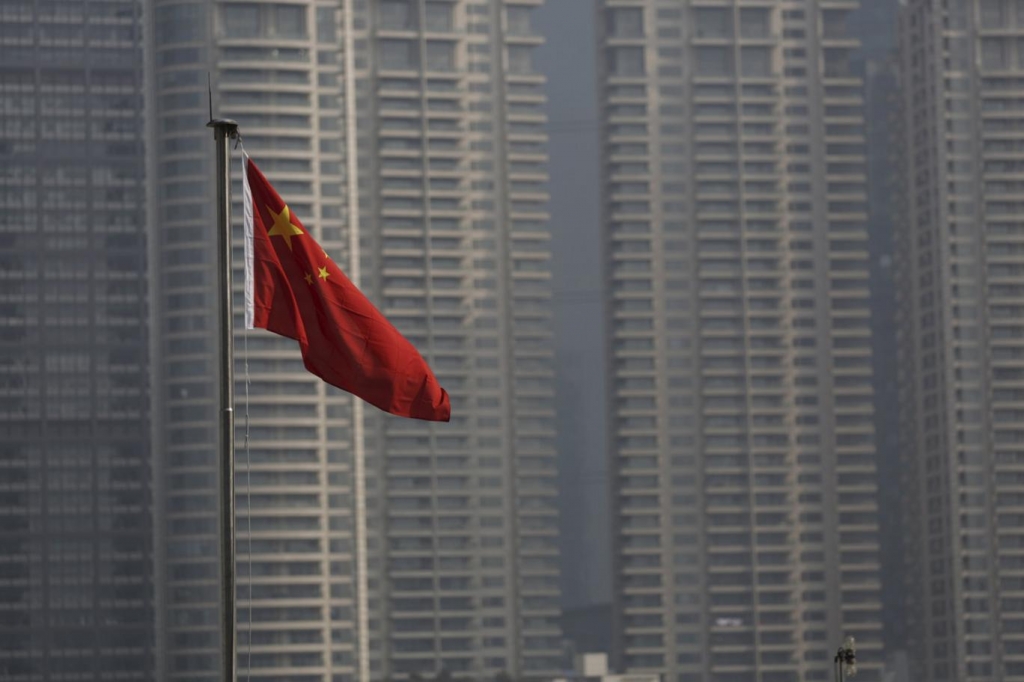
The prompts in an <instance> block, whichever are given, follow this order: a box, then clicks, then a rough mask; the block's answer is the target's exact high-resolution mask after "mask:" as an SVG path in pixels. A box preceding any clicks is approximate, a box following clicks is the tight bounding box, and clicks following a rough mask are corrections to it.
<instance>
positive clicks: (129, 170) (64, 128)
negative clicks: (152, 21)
mask: <svg viewBox="0 0 1024 682" xmlns="http://www.w3.org/2000/svg"><path fill="white" fill-rule="evenodd" d="M141 27H142V7H141V3H139V2H137V1H132V0H125V1H110V2H83V1H74V2H70V1H69V2H31V1H25V2H5V3H3V4H0V479H2V481H3V486H2V491H0V547H2V549H0V678H2V679H6V680H12V681H13V680H26V681H27V680H33V681H35V680H39V681H46V682H49V681H54V682H55V681H57V680H110V679H120V680H139V681H143V680H152V679H153V645H154V634H153V596H152V594H153V583H152V578H153V564H152V557H151V553H152V526H151V520H152V517H151V503H152V495H151V492H150V473H151V469H150V467H151V463H150V447H149V427H148V416H149V381H148V376H147V371H148V367H147V363H148V357H149V354H148V350H147V344H148V338H149V332H148V321H147V304H146V291H147V289H146V281H145V268H146V234H145V225H146V213H145V186H144V181H145V173H144V145H143V142H144V130H145V128H144V118H143V113H144V110H143V99H142V94H141V92H142V80H143V70H142V42H141V41H142V31H141Z"/></svg>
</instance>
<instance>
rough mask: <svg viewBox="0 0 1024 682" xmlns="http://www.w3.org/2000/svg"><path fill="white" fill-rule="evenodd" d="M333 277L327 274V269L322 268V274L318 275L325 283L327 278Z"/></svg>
mask: <svg viewBox="0 0 1024 682" xmlns="http://www.w3.org/2000/svg"><path fill="white" fill-rule="evenodd" d="M330 276H331V273H329V272H327V268H320V274H319V275H317V277H319V278H320V279H322V280H323V281H325V282H326V281H327V278H328V277H330Z"/></svg>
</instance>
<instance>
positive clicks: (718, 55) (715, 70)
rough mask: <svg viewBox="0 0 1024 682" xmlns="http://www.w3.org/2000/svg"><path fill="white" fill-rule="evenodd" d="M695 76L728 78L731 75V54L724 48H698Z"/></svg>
mask: <svg viewBox="0 0 1024 682" xmlns="http://www.w3.org/2000/svg"><path fill="white" fill-rule="evenodd" d="M697 75H699V76H717V77H728V76H732V75H733V63H732V52H731V51H730V49H729V48H726V47H698V48H697Z"/></svg>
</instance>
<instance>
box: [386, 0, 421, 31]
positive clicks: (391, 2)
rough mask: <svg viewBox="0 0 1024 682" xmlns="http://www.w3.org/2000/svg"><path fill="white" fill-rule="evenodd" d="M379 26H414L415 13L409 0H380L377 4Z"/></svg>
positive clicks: (395, 28) (399, 28)
mask: <svg viewBox="0 0 1024 682" xmlns="http://www.w3.org/2000/svg"><path fill="white" fill-rule="evenodd" d="M378 7H379V8H378V14H377V16H378V19H379V20H380V26H381V28H384V29H389V30H392V31H394V30H399V31H401V30H406V29H410V28H415V24H416V21H415V19H416V18H415V15H414V14H413V9H412V5H411V4H410V2H409V0H381V3H380V5H379V6H378Z"/></svg>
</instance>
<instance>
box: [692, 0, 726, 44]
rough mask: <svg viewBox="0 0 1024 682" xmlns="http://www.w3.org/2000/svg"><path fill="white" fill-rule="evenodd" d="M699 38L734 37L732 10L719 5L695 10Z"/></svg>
mask: <svg viewBox="0 0 1024 682" xmlns="http://www.w3.org/2000/svg"><path fill="white" fill-rule="evenodd" d="M694 19H695V23H696V25H697V37H698V38H732V12H731V11H730V10H728V9H724V8H723V9H719V8H717V7H700V8H697V9H695V10H694Z"/></svg>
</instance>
